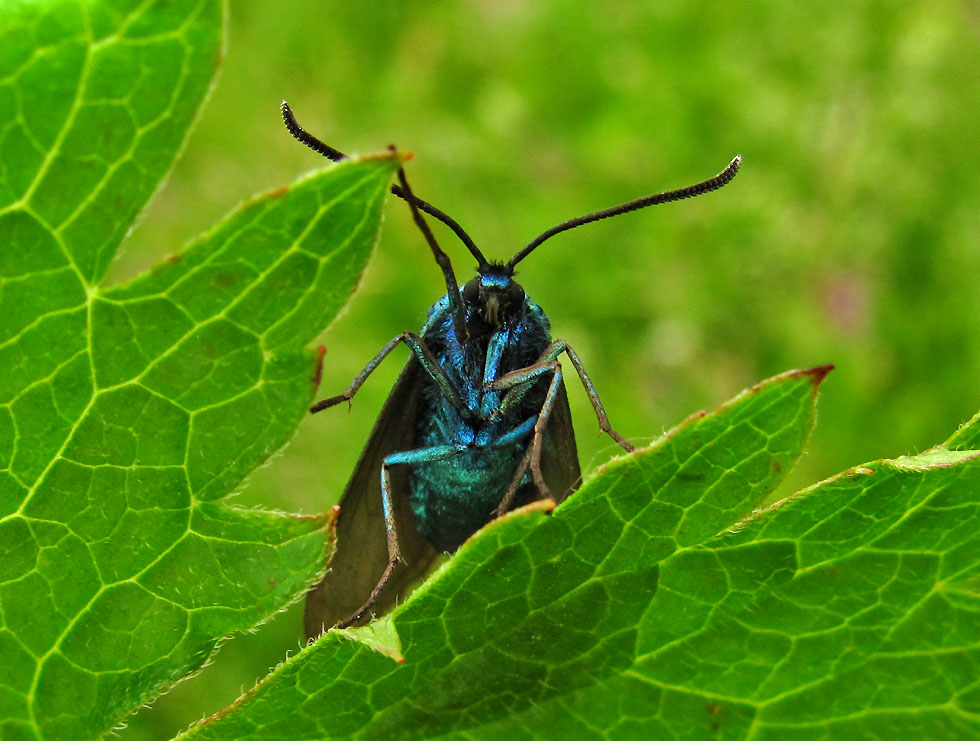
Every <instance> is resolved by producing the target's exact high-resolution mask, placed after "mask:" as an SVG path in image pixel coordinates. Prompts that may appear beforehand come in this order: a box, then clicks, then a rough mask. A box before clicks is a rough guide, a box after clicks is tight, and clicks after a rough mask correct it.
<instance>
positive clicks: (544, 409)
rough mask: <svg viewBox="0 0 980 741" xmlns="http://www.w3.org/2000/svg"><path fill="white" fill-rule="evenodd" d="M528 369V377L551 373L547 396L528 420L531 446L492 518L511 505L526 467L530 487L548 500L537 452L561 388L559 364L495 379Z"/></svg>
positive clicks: (518, 379)
mask: <svg viewBox="0 0 980 741" xmlns="http://www.w3.org/2000/svg"><path fill="white" fill-rule="evenodd" d="M532 369H533V376H532V378H538V377H540V376H542V375H544V374H546V373H551V382H550V383H549V384H548V393H547V394H545V397H544V402H543V403H542V404H541V410H540V411H539V412H538V416H537V418H536V419H535V418H532V419H534V428H533V432H532V435H531V444H530V445H528V447H527V452H526V453H525V454H524V458H523V459H522V460H521V465H520V466H518V467H517V475H516V476H515V477H514V480H513V481H511V483H510V486H509V487H508V489H507V493H505V494H504V497H503V499H501V500H500V504H498V505H497V508H496V509H495V510H494V511H493V514H494V517H500V516H501V515H502V514H504V513H505V512H507V511H508V510H509V509H510V508H511V507H512V506H513V504H514V498H515V497H516V496H517V490H518V488H519V487H520V485H521V479H522V478H523V477H524V472H525V471H527V469H528V468H529V467H530V469H531V476H532V477H533V478H534V485H535V486H537V487H538V491H539V492H540V494H541V497H542V498H543V499H548V498H551V490H550V489H549V488H548V485H547V484H546V483H545V480H544V474H543V473H542V472H541V451H542V450H543V449H544V431H545V429H547V427H548V420H549V419H550V418H551V412H552V410H553V409H554V407H555V399H556V398H558V391H559V390H560V389H561V382H562V373H561V364H560V363H559V362H558V361H557V360H549V361H546V362H543V363H535V364H534V365H533V366H528V367H527V368H523V369H521V370H517V371H514V373H508V374H506V375H504V376H502V377H501V378H500V379H498V382H499V381H503V380H505V379H510V377H511V376H513V375H514V374H515V373H516V374H520V373H523V372H524V371H528V370H532ZM513 380H514V381H515V383H524V384H527V380H529V379H522V378H521V377H520V376H517V377H515V378H514V379H513ZM527 385H529V384H527ZM505 398H506V397H505ZM529 421H530V420H529Z"/></svg>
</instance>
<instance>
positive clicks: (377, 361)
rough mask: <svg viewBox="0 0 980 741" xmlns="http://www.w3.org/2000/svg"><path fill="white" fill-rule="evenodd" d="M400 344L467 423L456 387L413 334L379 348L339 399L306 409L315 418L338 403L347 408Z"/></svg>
mask: <svg viewBox="0 0 980 741" xmlns="http://www.w3.org/2000/svg"><path fill="white" fill-rule="evenodd" d="M401 343H404V344H405V345H407V346H408V347H409V349H410V350H411V351H412V353H414V355H415V357H416V358H418V361H419V363H421V364H422V368H423V369H425V372H426V373H428V374H429V377H430V378H431V379H432V380H433V381H434V382H435V384H436V386H438V387H439V391H440V392H442V395H443V396H445V397H446V399H447V400H448V401H449V403H450V404H452V405H453V407H454V408H455V409H456V411H458V412H459V413H460V414H461V415H462V416H463V418H464V419H470V418H472V417H473V411H472V410H471V409H470V408H469V407H468V406H466V403H465V402H464V401H463V398H462V397H461V396H460V395H459V392H458V391H457V390H456V387H455V386H453V383H452V381H450V380H449V376H447V375H446V372H445V371H444V370H443V369H442V366H440V365H439V361H438V360H436V357H435V355H433V354H432V351H431V350H430V349H429V347H428V346H427V345H426V344H425V340H423V339H422V338H421V337H419V336H418V335H417V334H415V333H414V332H402V333H401V334H399V335H397V336H396V337H394V338H392V340H391V341H390V342H389V343H388V344H387V345H385V346H384V347H382V348H381V351H380V352H379V353H378V354H377V355H375V356H374V357H373V358H371V360H370V361H369V362H368V364H367V365H365V366H364V370H362V371H361V372H360V373H358V374H357V375H356V376H354V380H353V381H351V382H350V385H349V386H348V387H347V389H346V390H345V391H344V393H342V394H340V395H339V396H331V397H330V398H329V399H324V400H323V401H318V402H317V403H316V404H314V405H313V406H311V407H310V414H316V413H317V412H322V411H323V410H324V409H328V408H330V407H332V406H334V405H335V404H339V403H340V402H342V401H346V402H347V403H348V404H350V402H351V399H353V398H354V394H356V393H357V391H358V389H360V388H361V386H363V385H364V382H365V381H366V380H367V378H368V376H370V375H371V374H372V373H373V372H374V370H375V368H377V367H378V366H379V365H381V361H382V360H384V359H385V358H386V357H388V354H389V353H391V351H392V350H394V349H395V348H396V347H398V345H399V344H401Z"/></svg>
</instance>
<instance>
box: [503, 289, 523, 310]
mask: <svg viewBox="0 0 980 741" xmlns="http://www.w3.org/2000/svg"><path fill="white" fill-rule="evenodd" d="M507 300H508V301H509V302H510V305H511V306H514V307H516V306H520V305H521V304H523V303H524V289H523V288H521V286H520V284H518V283H511V284H510V285H509V286H507Z"/></svg>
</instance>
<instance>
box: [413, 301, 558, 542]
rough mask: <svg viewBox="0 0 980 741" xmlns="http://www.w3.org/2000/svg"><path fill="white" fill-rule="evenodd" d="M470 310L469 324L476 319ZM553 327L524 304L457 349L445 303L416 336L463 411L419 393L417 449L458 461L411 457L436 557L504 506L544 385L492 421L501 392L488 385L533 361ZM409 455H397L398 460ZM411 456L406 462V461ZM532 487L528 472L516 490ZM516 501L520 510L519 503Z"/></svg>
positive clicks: (424, 530) (420, 520)
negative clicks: (447, 449) (450, 449)
mask: <svg viewBox="0 0 980 741" xmlns="http://www.w3.org/2000/svg"><path fill="white" fill-rule="evenodd" d="M475 311H476V308H475V307H473V306H467V314H468V316H467V323H468V324H471V323H472V322H473V321H474V320H475V319H476V317H474V316H473V313H474V312H475ZM550 330H551V327H550V324H549V322H548V317H547V316H545V314H544V312H543V311H542V310H541V308H540V307H539V306H538V305H537V304H535V303H533V302H532V301H530V300H528V299H526V298H525V299H524V302H523V305H522V306H521V307H520V308H519V309H518V310H516V311H514V312H513V313H511V314H510V315H509V316H508V317H507V318H506V319H505V321H504V322H503V323H502V324H501V326H499V327H497V328H495V329H494V330H493V331H492V332H491V333H489V334H485V335H483V336H482V337H477V338H473V339H471V340H470V341H469V342H467V343H466V344H462V343H460V341H459V338H458V337H457V336H456V331H455V327H454V325H453V317H452V312H451V310H450V305H449V298H448V297H443V298H442V299H440V300H439V302H438V303H436V305H435V306H433V307H432V309H431V310H430V312H429V319H428V321H427V322H426V324H425V327H424V328H423V329H422V332H421V337H422V339H423V340H424V341H425V343H426V345H428V347H429V349H430V350H432V352H433V354H434V355H435V356H436V358H437V359H438V362H439V365H440V366H441V367H442V369H443V370H444V371H446V375H447V376H448V377H449V379H450V381H451V382H452V384H453V385H454V386H455V387H456V388H457V389H458V390H459V391H460V395H461V396H462V398H463V401H464V402H465V403H466V405H467V407H468V408H469V409H471V410H472V411H473V412H474V413H475V414H474V416H473V417H472V418H470V419H466V418H464V417H463V416H462V415H461V414H460V413H459V411H458V410H457V409H456V408H455V407H454V406H453V405H452V404H451V403H450V402H449V401H448V400H447V399H446V397H445V396H444V395H443V394H442V393H440V391H439V388H438V387H437V386H435V385H434V384H427V385H426V387H425V389H424V390H423V402H422V407H421V409H420V410H419V414H418V416H417V419H416V422H415V431H416V432H415V438H416V442H417V445H418V448H420V449H421V450H420V451H419V452H420V453H421V451H425V450H441V449H443V447H444V446H447V445H448V446H455V447H457V448H458V452H456V454H455V455H452V456H449V457H445V458H439V459H437V460H432V461H427V460H425V455H424V454H422V455H419V454H416V456H414V458H415V462H414V463H413V464H412V465H411V467H410V473H409V482H410V483H409V487H410V492H409V498H410V501H411V505H412V512H413V513H414V515H415V520H416V526H417V527H418V530H419V532H420V533H421V534H422V535H423V536H424V537H425V538H427V539H428V540H429V542H431V543H432V544H433V545H434V546H436V548H439V549H440V550H449V551H451V550H455V549H456V548H457V547H459V545H460V544H461V543H462V542H463V541H464V540H466V538H468V537H469V536H470V535H472V534H473V533H474V532H475V531H476V530H478V529H479V528H480V527H482V526H483V525H484V524H486V523H487V522H488V521H489V520H490V519H491V514H492V512H493V510H494V509H495V508H496V507H497V506H498V505H499V504H500V502H501V501H502V500H503V498H504V495H505V494H506V493H507V490H508V488H509V487H510V485H511V482H512V481H513V479H514V474H515V471H517V469H518V468H519V466H520V462H521V459H522V458H523V456H524V454H525V452H526V451H527V447H528V442H529V439H530V437H531V434H532V431H533V427H534V422H535V420H536V419H537V415H538V413H539V412H540V410H541V407H542V405H543V404H544V399H545V393H546V392H547V390H548V383H547V379H539V381H538V382H537V383H535V384H534V385H533V386H532V388H531V389H530V390H529V391H528V392H527V393H526V394H525V395H524V397H523V398H522V399H521V401H520V403H519V404H517V405H516V406H515V407H513V408H511V409H509V410H508V411H507V412H506V413H505V414H502V415H499V416H494V414H495V412H497V411H498V410H499V407H500V403H501V396H502V393H503V392H501V391H494V390H491V389H488V388H487V387H486V384H487V383H489V382H492V381H496V380H498V379H500V378H501V377H502V376H503V375H504V374H506V373H508V372H510V371H515V370H519V369H522V368H526V367H528V366H530V365H533V364H534V363H536V362H537V361H538V359H539V358H540V357H541V355H542V354H543V353H544V352H545V350H546V349H547V347H548V345H549V344H550V343H551V334H550ZM405 457H406V456H396V458H395V460H396V461H398V460H401V459H403V458H405ZM408 457H411V456H408ZM529 484H530V472H529V471H526V472H525V473H524V475H523V479H522V481H521V484H520V486H521V488H527V487H528V485H529ZM522 499H523V498H522V497H521V496H520V495H519V496H518V498H517V503H520V502H521V501H522Z"/></svg>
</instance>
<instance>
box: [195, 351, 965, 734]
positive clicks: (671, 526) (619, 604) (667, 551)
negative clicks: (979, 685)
mask: <svg viewBox="0 0 980 741" xmlns="http://www.w3.org/2000/svg"><path fill="white" fill-rule="evenodd" d="M826 371H827V369H826V368H818V369H814V370H813V371H807V372H794V373H789V374H785V375H783V376H779V377H776V378H774V379H771V380H770V381H767V382H765V383H763V384H761V385H759V386H757V387H755V388H753V389H751V390H750V391H747V392H745V393H744V394H742V395H740V396H739V397H737V398H736V399H734V400H733V401H732V402H730V403H728V404H726V405H725V406H723V407H722V408H721V409H719V410H718V411H717V412H715V413H713V414H711V415H707V416H696V417H692V418H690V419H688V420H687V421H686V422H684V423H683V424H682V425H681V426H679V427H678V428H677V429H675V430H673V431H671V432H670V433H668V435H667V436H665V437H664V438H663V439H662V440H660V441H658V442H657V443H656V444H654V445H653V446H652V447H650V448H649V449H646V450H643V451H639V452H637V453H636V454H634V455H631V456H627V457H624V458H619V459H617V460H615V461H613V462H611V463H610V464H608V465H607V466H605V467H604V468H603V469H601V470H600V471H599V472H598V473H597V474H596V475H595V476H593V477H592V478H591V479H590V480H588V481H587V482H586V483H585V485H584V486H583V487H582V488H581V489H580V490H579V491H578V492H577V493H576V494H575V495H574V496H572V497H571V498H569V499H568V500H567V501H566V502H565V503H564V504H563V505H562V506H560V507H558V508H557V509H556V510H555V511H554V513H553V514H552V515H551V516H550V517H543V516H542V515H543V511H542V507H541V506H540V505H537V506H534V507H529V508H526V509H524V510H522V511H520V512H517V513H513V514H511V515H509V516H507V517H505V518H502V519H501V520H498V521H495V522H493V523H491V524H490V525H488V526H487V527H485V528H484V529H483V530H482V531H480V533H478V534H477V535H476V536H474V537H473V538H472V539H471V540H470V541H468V542H467V543H466V544H465V545H464V546H463V547H462V548H461V549H460V551H459V552H458V554H457V555H456V556H455V557H454V558H453V559H452V560H451V561H450V562H449V563H448V564H447V565H446V566H445V567H443V568H442V569H441V570H440V571H439V572H438V573H437V574H436V575H435V576H434V577H433V578H432V579H431V580H430V581H429V582H427V583H426V584H425V585H423V586H422V587H420V588H419V589H418V590H417V591H416V592H415V593H413V595H412V596H411V597H410V598H409V599H408V600H407V601H406V602H405V603H404V604H403V605H402V606H401V607H400V608H399V609H398V610H396V611H395V612H394V613H393V614H392V616H390V617H389V618H385V619H382V620H380V621H377V622H376V623H374V624H373V625H370V626H367V627H366V628H362V629H352V630H346V631H331V632H329V633H328V634H327V635H326V636H324V637H323V638H321V639H320V640H319V641H318V642H317V643H316V644H315V645H313V646H312V647H311V648H309V649H307V650H305V651H303V652H301V653H300V654H299V655H297V656H295V657H292V658H290V659H289V660H287V661H286V662H284V663H283V664H282V665H281V666H280V667H279V668H278V669H277V670H276V671H275V672H274V673H273V674H272V675H271V676H270V677H268V678H266V680H265V681H263V682H262V683H260V685H259V686H258V687H257V688H256V689H255V690H253V691H252V692H250V693H249V694H248V695H246V696H245V697H243V698H242V699H241V700H240V701H239V702H238V703H236V705H235V706H233V707H232V708H230V709H228V710H227V711H225V712H223V713H221V714H219V715H218V716H215V717H214V718H213V719H209V720H207V721H205V722H203V723H202V724H200V725H198V726H195V727H194V728H192V729H190V730H189V731H188V732H187V733H186V737H187V738H206V739H229V738H268V737H276V738H297V739H299V738H321V737H322V738H346V737H351V736H357V737H365V738H396V737H405V738H432V737H436V736H441V735H443V734H450V735H453V734H456V733H460V734H465V737H467V738H522V739H523V738H527V739H531V738H541V737H553V738H555V737H558V738H561V737H566V738H605V737H616V738H660V737H673V736H696V737H705V736H709V735H723V736H725V737H730V738H741V737H745V736H748V735H752V734H756V735H760V736H767V735H769V736H772V737H775V736H776V735H785V734H786V733H788V732H792V731H796V732H797V733H796V734H794V735H796V736H798V737H808V736H809V735H825V736H827V735H829V736H837V737H866V736H868V734H871V735H872V736H875V735H877V736H881V737H893V736H894V735H895V733H894V731H895V728H897V727H900V726H903V725H908V724H910V721H909V715H910V713H911V711H913V710H915V711H920V712H922V717H921V718H920V719H919V720H917V721H916V723H918V726H917V727H918V728H920V729H922V730H923V731H929V730H932V731H945V732H946V733H947V735H950V734H954V735H955V734H956V733H961V732H962V731H963V729H964V728H967V727H968V724H969V723H970V722H974V721H972V720H971V719H970V716H969V713H971V712H975V710H976V708H975V702H976V701H975V699H970V698H971V697H972V695H968V694H966V693H964V694H962V695H957V691H958V690H959V689H962V688H963V687H966V686H968V685H969V683H967V684H964V683H963V676H964V675H963V672H964V671H967V668H968V667H969V666H970V656H972V655H973V653H975V644H976V640H975V636H976V635H977V634H978V633H977V630H976V629H977V628H978V627H980V626H978V625H976V620H975V617H974V615H975V614H977V613H976V610H975V608H976V589H975V586H976V580H977V560H978V558H980V556H978V554H980V548H978V547H977V545H978V544H977V542H976V541H977V538H978V537H980V536H978V535H977V528H976V527H975V525H976V510H977V507H978V504H977V500H978V499H980V492H978V490H977V486H976V482H977V479H978V478H980V463H978V462H977V455H978V454H976V453H965V452H951V451H947V450H944V449H937V450H936V451H934V452H932V453H930V454H928V455H926V456H920V457H917V458H908V459H899V460H898V461H893V462H881V463H878V464H873V465H871V466H868V467H864V468H860V469H854V470H853V471H851V472H848V473H846V474H843V475H842V476H841V477H838V478H836V479H833V480H831V481H828V482H825V483H823V484H820V485H819V486H816V487H813V488H811V489H808V490H806V491H804V492H801V493H799V494H797V495H795V496H793V497H790V498H789V499H786V500H783V501H781V502H779V503H777V504H775V505H772V506H769V507H767V508H765V509H763V510H756V511H753V508H754V507H755V506H757V505H758V503H760V502H762V501H763V500H765V499H766V496H767V494H768V493H769V492H770V491H771V490H772V489H773V487H774V486H776V485H777V484H778V482H779V481H780V480H781V479H782V478H783V477H784V476H785V475H786V473H787V472H788V471H789V469H790V467H791V466H792V464H793V463H794V461H795V460H796V458H797V457H798V456H799V454H800V452H801V450H802V449H803V446H804V444H805V441H806V439H807V436H808V433H809V431H810V428H811V427H812V424H813V414H814V403H815V389H816V386H817V384H818V383H819V382H820V380H821V379H822V378H823V376H824V374H825V373H826ZM971 518H972V519H971ZM971 585H972V586H971ZM971 652H973V653H971ZM391 657H394V658H396V659H397V661H392V658H391ZM905 670H908V672H907V673H906V671H905ZM919 677H925V678H926V681H925V682H924V684H926V685H927V686H928V687H930V691H929V692H928V693H927V692H924V691H923V690H922V688H921V686H920V685H919ZM972 677H975V672H974V674H973V675H972ZM972 677H971V678H970V680H969V682H973V681H974V679H973V678H972ZM876 688H877V691H875V689H876ZM957 703H958V704H957ZM971 708H972V709H971ZM974 729H975V727H974Z"/></svg>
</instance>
